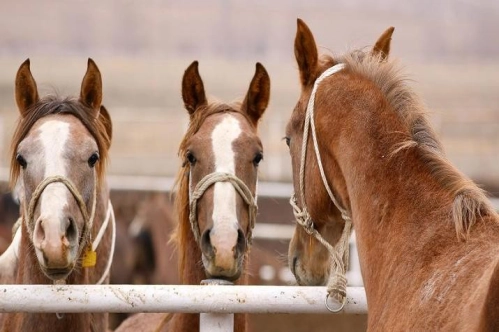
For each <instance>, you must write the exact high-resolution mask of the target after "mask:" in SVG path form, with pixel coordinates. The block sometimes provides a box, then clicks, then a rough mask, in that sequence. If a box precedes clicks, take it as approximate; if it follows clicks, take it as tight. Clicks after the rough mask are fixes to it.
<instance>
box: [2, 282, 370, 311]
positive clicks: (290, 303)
mask: <svg viewBox="0 0 499 332" xmlns="http://www.w3.org/2000/svg"><path fill="white" fill-rule="evenodd" d="M347 293H348V299H347V303H346V304H345V307H344V309H343V310H342V311H341V313H343V314H365V313H367V303H366V296H365V292H364V288H363V287H349V288H348V290H347ZM326 294H327V292H326V287H305V286H211V285H210V286H194V285H2V286H0V312H45V313H54V312H57V313H71V312H127V313H134V312H185V313H204V312H206V313H208V312H209V313H257V314H265V313H267V314H271V313H285V314H292V313H310V314H325V313H329V311H328V310H327V308H326V307H325V305H324V300H325V298H326ZM329 305H330V306H331V307H334V306H335V305H336V304H335V303H329Z"/></svg>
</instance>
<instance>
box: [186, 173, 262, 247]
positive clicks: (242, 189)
mask: <svg viewBox="0 0 499 332" xmlns="http://www.w3.org/2000/svg"><path fill="white" fill-rule="evenodd" d="M190 178H191V175H190V174H189V181H190ZM216 182H229V183H230V184H232V186H233V187H234V188H235V189H236V191H237V192H238V193H239V195H240V196H241V198H242V199H243V200H244V202H245V203H246V204H248V214H249V218H248V223H249V227H248V234H247V239H248V245H250V244H251V238H252V236H251V233H252V231H253V227H254V226H255V221H256V213H257V210H258V207H257V204H256V197H253V194H252V193H251V190H250V189H249V188H248V186H247V185H246V184H245V183H244V182H243V181H242V180H241V179H240V178H238V177H237V176H235V175H233V174H230V173H221V172H214V173H210V174H208V175H206V176H205V177H204V178H202V179H201V181H199V182H198V183H197V185H196V187H195V188H194V190H193V191H192V192H191V191H190V185H189V221H190V223H191V229H192V233H193V234H194V239H195V240H196V242H197V243H198V244H199V239H200V238H201V235H200V233H199V225H198V220H197V206H196V205H197V201H198V200H199V199H200V198H201V197H202V196H203V194H204V192H205V191H206V190H207V189H208V188H209V187H210V186H212V185H213V184H215V183H216Z"/></svg>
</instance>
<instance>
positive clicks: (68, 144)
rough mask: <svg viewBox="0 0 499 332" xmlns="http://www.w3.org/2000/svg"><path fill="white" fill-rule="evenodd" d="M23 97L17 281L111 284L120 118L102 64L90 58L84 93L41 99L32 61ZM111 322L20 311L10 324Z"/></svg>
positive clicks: (86, 327)
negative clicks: (115, 131) (115, 120)
mask: <svg viewBox="0 0 499 332" xmlns="http://www.w3.org/2000/svg"><path fill="white" fill-rule="evenodd" d="M15 96H16V102H17V106H18V108H19V112H20V115H21V118H20V120H19V122H18V125H17V128H16V131H15V133H14V137H13V141H12V158H11V185H15V184H16V183H18V185H19V186H20V190H19V193H20V203H21V217H22V222H21V225H20V227H19V229H18V231H17V232H18V233H19V232H20V233H21V234H20V243H18V244H17V245H18V246H19V247H18V248H19V250H18V255H17V264H18V266H17V275H16V277H15V283H17V284H51V283H57V284H63V283H67V284H96V283H103V282H105V283H107V282H108V280H109V275H108V272H109V268H110V265H111V261H112V251H113V244H112V243H113V239H112V237H113V231H114V227H115V225H114V220H113V218H112V207H111V205H110V202H109V190H108V188H107V184H106V183H105V179H104V172H105V165H106V162H107V156H108V150H109V148H110V145H111V135H112V125H111V119H110V117H109V114H108V113H107V111H106V109H105V108H104V107H103V106H102V105H101V101H102V81H101V75H100V72H99V69H98V68H97V65H96V64H95V63H94V62H93V61H92V60H91V59H89V60H88V67H87V71H86V74H85V76H84V78H83V82H82V85H81V92H80V98H79V99H73V98H64V99H62V98H59V97H54V96H47V97H44V98H41V99H40V98H39V95H38V90H37V86H36V83H35V80H34V78H33V76H32V75H31V71H30V62H29V60H26V61H25V62H24V63H23V64H22V65H21V67H20V68H19V70H18V72H17V77H16V83H15ZM109 220H111V222H109ZM109 224H111V225H110V226H109ZM12 245H14V246H15V245H16V244H15V243H13V244H12ZM106 329H107V314H90V313H75V314H64V315H59V314H55V313H53V314H35V313H14V314H8V315H6V317H5V321H4V326H3V331H9V332H10V331H85V332H87V331H105V330H106Z"/></svg>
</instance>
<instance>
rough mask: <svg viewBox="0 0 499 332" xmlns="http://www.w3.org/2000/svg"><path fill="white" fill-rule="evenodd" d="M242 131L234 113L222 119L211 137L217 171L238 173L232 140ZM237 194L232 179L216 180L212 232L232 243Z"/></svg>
mask: <svg viewBox="0 0 499 332" xmlns="http://www.w3.org/2000/svg"><path fill="white" fill-rule="evenodd" d="M240 134H241V127H240V125H239V121H238V120H237V119H236V118H235V117H234V116H232V115H227V116H225V118H224V119H223V120H222V122H220V123H219V124H218V125H217V126H216V127H215V129H214V130H213V133H212V134H211V141H212V145H213V153H214V155H215V172H224V173H230V174H235V173H236V170H235V154H234V150H233V149H232V143H233V142H234V140H236V139H237V138H238V137H239V135H240ZM236 194H237V193H236V190H235V188H234V187H233V186H232V184H230V183H228V182H217V183H215V188H214V199H213V204H214V206H213V216H212V218H213V229H212V233H211V235H215V234H217V233H218V234H219V235H221V236H224V237H225V238H224V239H225V240H226V241H227V242H229V244H232V245H235V243H236V242H237V229H238V220H237V214H236ZM222 234H223V235H222Z"/></svg>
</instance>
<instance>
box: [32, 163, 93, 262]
mask: <svg viewBox="0 0 499 332" xmlns="http://www.w3.org/2000/svg"><path fill="white" fill-rule="evenodd" d="M55 182H60V183H62V184H64V185H65V186H66V188H68V190H69V191H70V192H71V194H72V195H73V197H74V199H75V200H76V202H77V203H78V207H79V208H80V212H81V214H82V216H83V220H84V222H85V224H84V225H83V232H82V236H81V237H80V241H81V242H83V241H85V239H86V238H87V237H89V236H90V231H91V229H92V226H93V222H94V217H95V208H96V205H97V179H96V174H95V172H94V184H95V185H94V191H93V193H92V195H93V197H92V207H91V212H90V215H88V210H87V206H86V204H85V201H84V200H83V197H82V195H81V194H80V193H79V192H78V189H76V186H75V185H74V184H73V182H71V180H69V179H68V178H66V177H65V176H62V175H54V176H49V177H46V178H45V179H44V180H43V181H42V182H40V183H39V184H38V186H37V187H36V189H35V191H34V192H33V195H32V196H31V200H30V202H29V206H28V209H27V210H25V215H26V217H25V219H24V221H25V223H26V228H27V230H28V234H29V236H30V238H31V239H33V229H34V223H35V220H34V218H33V215H34V212H35V208H36V205H37V204H38V200H39V199H40V196H41V195H42V193H43V191H44V190H45V188H47V186H48V185H49V184H51V183H55ZM81 242H80V243H79V248H78V249H79V252H78V256H79V255H80V254H81V253H82V251H83V249H84V248H83V246H82V245H81V244H82V243H81Z"/></svg>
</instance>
